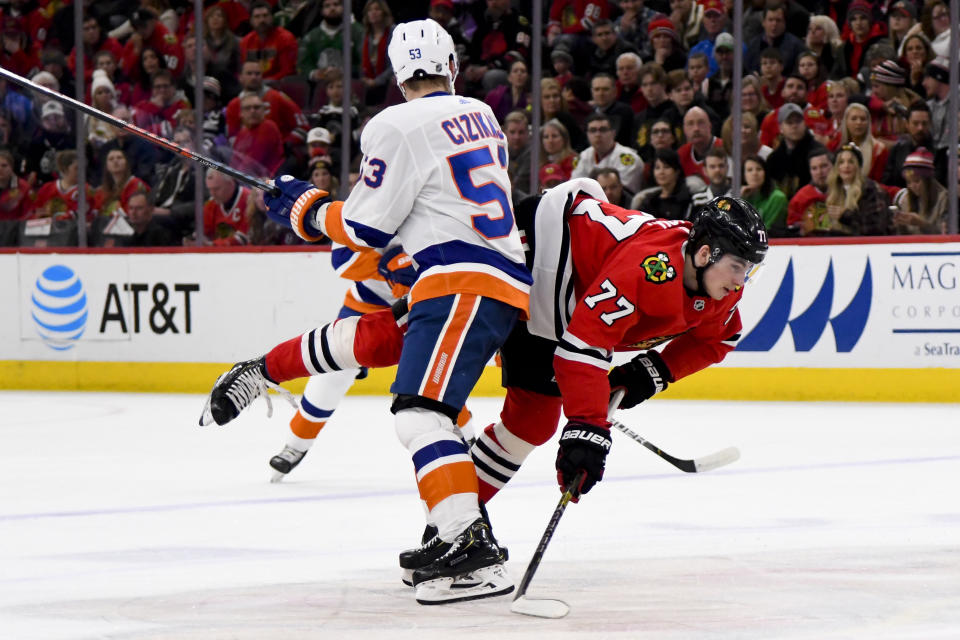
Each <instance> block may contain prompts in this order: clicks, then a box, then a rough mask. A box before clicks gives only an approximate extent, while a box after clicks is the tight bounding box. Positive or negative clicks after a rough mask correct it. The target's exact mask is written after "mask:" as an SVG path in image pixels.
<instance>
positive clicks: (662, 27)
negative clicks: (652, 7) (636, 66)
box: [641, 18, 687, 71]
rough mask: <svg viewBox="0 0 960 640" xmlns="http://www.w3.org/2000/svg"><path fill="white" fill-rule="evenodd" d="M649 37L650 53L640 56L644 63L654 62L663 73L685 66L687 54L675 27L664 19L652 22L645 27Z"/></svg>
mask: <svg viewBox="0 0 960 640" xmlns="http://www.w3.org/2000/svg"><path fill="white" fill-rule="evenodd" d="M647 34H648V35H649V37H650V52H649V53H647V54H645V55H642V56H641V57H642V58H643V60H644V62H656V63H657V64H659V65H660V66H661V67H663V69H664V71H673V70H674V69H683V68H684V67H686V66H687V53H686V49H684V47H683V44H682V42H681V41H680V34H679V33H677V29H676V27H674V26H673V23H672V22H670V20H668V19H666V18H659V19H657V20H653V21H651V22H650V24H649V25H647Z"/></svg>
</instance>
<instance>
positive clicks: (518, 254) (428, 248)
mask: <svg viewBox="0 0 960 640" xmlns="http://www.w3.org/2000/svg"><path fill="white" fill-rule="evenodd" d="M360 147H361V150H362V152H363V162H362V165H361V175H360V178H359V180H358V182H357V185H356V186H355V187H354V189H353V190H352V191H351V193H350V196H349V197H348V198H347V200H346V201H345V202H344V203H343V205H342V209H341V210H340V212H339V213H340V216H341V217H342V223H341V224H342V227H341V229H342V232H343V234H344V235H345V236H346V237H347V238H349V240H350V242H348V243H347V244H348V245H349V244H355V245H357V246H372V247H382V246H386V244H387V243H388V242H389V241H390V239H391V238H392V237H393V236H394V235H396V236H397V237H398V238H399V240H400V242H401V243H402V245H403V248H404V250H405V251H406V252H407V253H408V254H409V255H410V256H411V257H412V258H413V259H414V261H415V263H416V265H417V268H418V270H419V272H420V275H419V278H418V279H417V282H416V284H414V286H413V288H412V289H411V292H410V301H411V304H415V303H416V302H417V301H418V300H423V299H427V298H434V297H438V296H442V295H448V294H452V293H473V294H477V295H482V296H485V297H489V298H494V299H497V300H501V301H502V302H506V303H507V304H510V305H512V306H515V307H517V308H520V309H523V310H524V311H526V310H527V307H528V298H529V291H530V284H531V282H532V279H531V277H530V274H529V272H528V271H527V269H526V266H525V265H524V255H523V249H522V247H521V243H520V235H519V233H518V231H517V225H516V222H515V221H514V217H513V203H512V200H511V195H510V192H511V189H510V180H509V178H508V177H507V169H506V167H507V147H506V139H505V137H504V134H503V132H502V131H501V130H500V126H499V125H498V124H497V120H496V118H495V117H494V115H493V112H492V111H491V110H490V107H488V106H487V105H486V104H484V103H483V102H480V101H478V100H474V99H472V98H465V97H461V96H456V95H448V94H440V93H438V94H431V95H429V96H424V97H422V98H417V99H415V100H412V101H410V102H407V103H404V104H399V105H395V106H392V107H389V108H388V109H386V110H384V111H382V112H381V113H379V114H378V115H377V116H375V117H374V118H373V119H372V120H370V122H368V123H367V125H366V127H365V128H364V130H363V135H362V136H361V140H360ZM335 204H336V203H335ZM331 214H333V215H334V216H335V215H336V209H335V208H334V207H333V206H331V210H329V211H328V212H327V225H328V226H330V223H331V222H334V226H339V225H336V221H331V220H330V218H331Z"/></svg>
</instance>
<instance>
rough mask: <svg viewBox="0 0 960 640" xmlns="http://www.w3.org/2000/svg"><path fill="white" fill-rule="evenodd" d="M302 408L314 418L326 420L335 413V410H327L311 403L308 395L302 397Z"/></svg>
mask: <svg viewBox="0 0 960 640" xmlns="http://www.w3.org/2000/svg"><path fill="white" fill-rule="evenodd" d="M300 409H302V410H303V412H304V413H306V414H307V415H308V416H310V417H312V418H318V419H323V420H326V419H327V418H329V417H330V416H332V415H333V410H332V409H331V410H330V411H327V410H326V409H321V408H320V407H318V406H316V405H313V404H310V401H309V400H307V399H306V397H302V398H300Z"/></svg>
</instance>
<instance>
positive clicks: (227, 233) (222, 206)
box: [183, 169, 253, 246]
mask: <svg viewBox="0 0 960 640" xmlns="http://www.w3.org/2000/svg"><path fill="white" fill-rule="evenodd" d="M205 182H206V185H207V191H209V192H210V199H209V200H207V201H206V203H204V205H203V234H204V236H205V237H206V244H208V245H210V244H212V245H215V246H237V245H244V244H247V243H248V239H247V232H248V231H249V228H250V214H251V213H252V207H253V198H252V197H251V195H250V189H248V188H247V187H241V186H240V185H238V184H237V183H236V181H235V180H234V179H233V178H231V177H230V176H227V175H224V174H222V173H220V172H219V171H216V170H214V169H210V170H208V171H207V177H206V180H205ZM183 243H184V245H187V246H189V245H193V244H195V243H196V240H195V239H193V238H185V239H184V241H183Z"/></svg>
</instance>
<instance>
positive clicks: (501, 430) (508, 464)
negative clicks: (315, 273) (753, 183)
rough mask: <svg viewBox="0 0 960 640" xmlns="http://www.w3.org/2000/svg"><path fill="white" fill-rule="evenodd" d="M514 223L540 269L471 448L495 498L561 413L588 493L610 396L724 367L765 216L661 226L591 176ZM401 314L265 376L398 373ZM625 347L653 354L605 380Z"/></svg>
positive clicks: (325, 336) (569, 474)
mask: <svg viewBox="0 0 960 640" xmlns="http://www.w3.org/2000/svg"><path fill="white" fill-rule="evenodd" d="M517 220H518V225H519V226H520V228H521V231H522V233H523V234H524V239H525V244H526V247H528V252H527V263H528V266H529V267H530V268H531V271H532V272H533V274H534V285H533V287H532V288H531V312H530V319H529V321H528V322H526V323H520V324H518V325H517V326H516V327H515V328H514V330H513V332H512V333H511V334H510V337H509V338H508V339H507V341H506V343H504V345H503V347H502V348H501V356H502V364H503V382H504V386H505V387H506V388H507V398H506V401H505V403H504V407H503V410H502V412H501V416H500V421H499V422H497V423H496V424H492V425H490V426H488V427H487V428H486V429H485V430H484V432H483V434H481V436H480V437H479V438H478V439H477V441H476V443H475V444H474V445H473V447H472V448H471V456H472V458H473V460H474V463H475V466H476V469H477V476H478V480H479V492H480V500H481V502H484V503H485V502H488V501H489V500H490V499H491V498H492V497H493V496H494V495H495V494H496V493H497V491H499V489H500V488H502V487H503V486H504V485H505V484H506V483H507V482H508V481H509V480H510V478H511V477H513V475H514V474H515V473H516V472H517V471H518V470H519V468H520V465H521V464H522V463H523V461H524V460H525V459H526V457H527V456H528V455H529V454H530V452H532V451H533V449H534V448H535V447H537V446H539V445H540V444H543V443H545V442H546V441H547V440H549V439H550V437H551V436H552V435H553V434H554V433H555V432H556V429H557V426H558V423H559V420H560V411H561V407H562V408H563V409H564V412H565V414H566V417H567V420H568V422H567V425H566V426H565V427H564V429H563V435H562V436H561V440H560V448H559V451H558V455H557V462H556V467H557V474H558V480H559V482H560V484H561V485H562V486H566V485H568V484H569V483H570V482H571V481H572V480H573V479H574V478H575V477H577V476H579V475H580V474H581V473H582V474H583V481H582V483H581V484H580V486H579V487H578V492H577V493H578V494H582V493H586V492H587V491H589V490H590V489H591V488H592V487H593V486H594V485H595V484H596V482H598V481H599V480H600V479H601V478H602V477H603V471H604V466H605V459H606V454H607V452H608V451H609V446H610V436H609V422H608V420H607V404H608V400H609V397H610V395H611V389H612V388H617V387H620V388H623V389H624V391H625V392H626V394H625V397H624V398H623V400H622V402H621V404H620V406H621V407H622V408H629V407H632V406H634V405H636V404H638V403H640V402H643V401H644V400H646V399H648V398H650V397H652V396H653V395H654V394H655V393H658V392H660V391H662V390H664V389H665V388H666V387H667V385H668V384H670V383H673V382H676V381H678V380H680V379H681V378H683V377H686V376H688V375H690V374H692V373H694V372H696V371H699V370H701V369H703V368H705V367H707V366H709V365H711V364H713V363H716V362H719V361H720V360H722V359H723V357H724V356H725V355H726V354H727V353H728V352H729V351H730V350H732V349H733V347H734V344H735V342H736V339H737V337H738V336H739V332H740V329H741V324H740V316H739V312H738V311H737V304H738V302H739V300H740V298H741V296H742V287H743V285H744V283H745V280H746V278H747V275H748V274H749V273H751V271H752V270H753V269H754V267H756V266H757V265H759V263H760V262H761V261H762V260H763V258H764V256H765V254H766V250H767V241H766V231H765V229H764V226H763V222H762V220H761V218H760V215H759V214H758V212H757V211H756V210H755V209H754V208H753V207H752V206H751V205H749V204H748V203H746V202H745V201H743V200H740V199H738V198H732V197H721V198H717V199H715V200H713V201H711V202H710V203H707V204H706V205H704V206H702V207H701V208H700V209H699V210H698V211H697V213H696V215H695V219H694V221H693V222H692V223H691V222H686V221H672V220H662V219H658V218H655V217H653V216H651V215H649V214H646V213H642V212H639V211H630V210H626V209H623V208H621V207H618V206H615V205H611V204H609V203H608V202H606V198H605V196H604V193H603V190H602V188H601V187H600V185H599V184H598V183H596V182H595V181H593V180H590V179H586V178H584V179H577V180H571V181H569V182H566V183H564V184H562V185H559V186H558V187H556V188H554V189H551V190H549V191H547V192H546V193H545V194H544V195H543V196H537V197H534V198H528V199H527V200H525V201H524V202H522V203H521V204H520V205H519V206H518V207H517ZM403 316H404V311H403V310H402V309H400V310H398V309H397V308H395V309H394V311H393V313H389V312H379V313H373V314H368V315H366V316H364V317H363V318H361V319H359V321H357V322H350V323H347V322H337V323H333V324H331V325H326V326H323V327H320V328H318V329H315V330H314V331H310V332H308V333H306V334H304V335H303V336H297V337H296V338H293V339H292V340H289V341H287V342H284V343H281V344H280V345H278V346H277V347H275V348H274V349H273V350H271V351H270V352H269V353H268V354H267V355H266V357H265V362H266V368H267V370H269V371H270V373H271V376H272V377H273V378H274V379H275V380H277V381H282V380H288V379H293V378H297V377H302V376H304V375H308V372H309V371H311V370H312V369H315V370H319V371H336V370H339V369H342V368H346V367H356V366H361V365H362V366H369V367H383V366H390V365H392V364H394V363H395V362H396V361H397V358H398V357H399V348H400V345H401V344H402V340H403V329H402V324H403V322H402V320H403ZM667 341H669V342H670V343H669V344H668V345H667V346H666V347H665V348H664V349H663V350H662V351H661V352H657V351H655V350H653V347H654V346H657V345H659V344H662V343H664V342H667ZM618 350H640V351H643V353H641V354H640V355H638V356H637V357H635V358H634V359H633V360H632V361H630V362H628V363H627V364H624V365H621V366H618V367H615V368H614V369H613V370H612V371H611V372H610V373H609V376H608V375H607V371H608V369H609V366H610V362H611V356H612V353H613V351H618ZM311 368H312V369H311ZM432 532H435V529H433V530H432V531H430V527H429V526H428V532H426V533H425V535H424V538H425V540H424V542H425V545H424V547H421V548H420V549H415V550H411V551H408V552H404V553H403V554H401V567H402V568H403V569H404V571H405V574H406V579H409V577H410V574H411V573H412V571H413V569H414V568H416V567H417V566H420V564H421V563H423V562H427V561H429V559H430V557H431V554H432V553H434V552H435V548H436V544H435V542H434V541H435V540H437V538H436V537H432V536H431V535H430V534H431V533H432Z"/></svg>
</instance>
